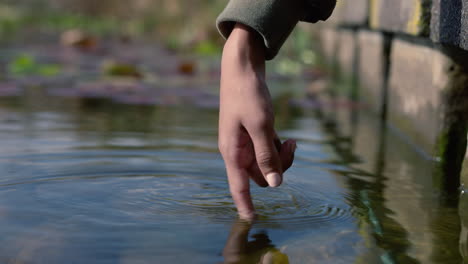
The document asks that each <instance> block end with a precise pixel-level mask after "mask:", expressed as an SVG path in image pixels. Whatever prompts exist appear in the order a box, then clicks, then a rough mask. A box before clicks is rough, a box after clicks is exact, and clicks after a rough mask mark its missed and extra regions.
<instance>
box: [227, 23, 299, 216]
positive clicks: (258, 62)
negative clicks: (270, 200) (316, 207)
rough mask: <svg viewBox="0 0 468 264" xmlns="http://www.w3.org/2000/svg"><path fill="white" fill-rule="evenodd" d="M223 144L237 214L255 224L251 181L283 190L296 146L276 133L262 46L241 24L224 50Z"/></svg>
mask: <svg viewBox="0 0 468 264" xmlns="http://www.w3.org/2000/svg"><path fill="white" fill-rule="evenodd" d="M218 144H219V149H220V151H221V154H222V156H223V159H224V161H225V163H226V170H227V174H228V181H229V189H230V191H231V195H232V198H233V200H234V203H235V204H236V207H237V210H238V213H239V215H240V216H241V218H247V219H251V218H253V217H254V215H255V211H254V207H253V204H252V199H251V196H250V185H249V178H251V179H252V180H254V181H255V182H256V183H257V184H258V185H259V186H261V187H267V186H270V187H277V186H279V185H280V184H281V183H282V180H283V176H282V174H283V172H284V171H286V170H287V169H288V168H289V167H290V166H291V165H292V162H293V159H294V151H295V149H296V142H295V141H294V140H287V141H285V142H284V143H283V144H281V141H280V140H279V138H278V136H277V134H276V132H275V130H274V114H273V106H272V103H271V97H270V94H269V91H268V87H267V86H266V83H265V55H264V46H263V42H262V39H261V38H260V37H259V36H258V35H257V33H255V32H254V31H253V30H251V29H249V28H248V27H246V26H243V25H242V24H236V26H235V27H234V29H233V31H232V33H231V35H230V36H229V39H228V40H227V41H226V44H225V46H224V50H223V58H222V65H221V92H220V111H219V142H218Z"/></svg>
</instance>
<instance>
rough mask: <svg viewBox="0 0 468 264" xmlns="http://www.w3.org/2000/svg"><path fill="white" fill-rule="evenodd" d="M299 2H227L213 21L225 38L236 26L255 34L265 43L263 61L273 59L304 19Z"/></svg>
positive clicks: (280, 0) (240, 0)
mask: <svg viewBox="0 0 468 264" xmlns="http://www.w3.org/2000/svg"><path fill="white" fill-rule="evenodd" d="M304 7H305V4H304V2H303V1H302V0H230V1H229V3H228V5H227V6H226V8H225V9H224V11H223V12H222V13H221V14H220V15H219V17H218V19H217V20H216V25H217V27H218V30H219V32H220V33H221V35H223V37H224V38H226V39H227V38H228V37H229V34H231V31H232V29H233V28H234V25H235V24H236V23H242V24H244V25H246V26H249V27H251V28H252V29H254V30H255V31H257V32H258V33H259V34H260V35H261V36H262V37H263V40H264V43H265V50H266V52H265V53H266V59H267V60H271V59H273V58H274V57H275V56H276V55H277V54H278V51H279V50H280V48H281V46H282V45H283V44H284V42H285V41H286V39H287V38H288V36H289V34H290V33H291V32H292V30H293V29H294V27H295V26H296V24H297V23H298V22H299V20H301V19H303V18H304V16H305V10H304Z"/></svg>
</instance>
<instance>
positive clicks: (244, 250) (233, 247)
mask: <svg viewBox="0 0 468 264" xmlns="http://www.w3.org/2000/svg"><path fill="white" fill-rule="evenodd" d="M252 224H253V223H251V222H247V221H242V220H237V221H236V222H234V224H233V225H232V228H231V231H230V233H229V237H228V239H227V241H226V245H225V247H224V250H223V257H224V262H223V263H225V264H249V263H255V264H256V263H261V264H273V263H275V264H288V263H289V259H288V256H287V255H285V254H284V253H282V252H281V251H279V250H278V249H277V248H275V245H273V244H272V242H271V240H270V239H269V238H268V235H267V233H266V232H258V233H255V234H253V235H252V236H251V237H252V239H251V240H250V241H249V232H250V230H251V228H252Z"/></svg>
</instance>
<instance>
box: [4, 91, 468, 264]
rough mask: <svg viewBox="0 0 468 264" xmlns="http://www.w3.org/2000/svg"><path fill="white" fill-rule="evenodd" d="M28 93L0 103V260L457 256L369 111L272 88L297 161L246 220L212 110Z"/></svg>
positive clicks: (396, 144) (454, 234)
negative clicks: (322, 104) (323, 107)
mask: <svg viewBox="0 0 468 264" xmlns="http://www.w3.org/2000/svg"><path fill="white" fill-rule="evenodd" d="M32 89H33V90H32V91H27V92H25V95H19V96H13V97H3V98H0V146H1V148H0V243H1V245H2V246H1V247H0V263H47V264H54V263H121V264H127V263H132V264H134V263H137V264H138V263H324V264H326V263H385V264H390V263H462V258H461V254H460V249H459V237H460V232H461V230H460V229H461V228H460V218H459V214H458V210H457V207H456V206H454V205H453V204H452V203H446V202H444V199H443V197H442V195H441V194H440V192H439V191H438V185H437V179H435V178H434V176H433V173H432V171H433V169H432V168H433V161H430V160H428V159H427V158H425V157H424V156H423V155H421V153H419V152H418V151H417V150H415V149H414V147H412V146H411V144H409V143H408V142H407V141H405V139H404V138H401V136H398V135H397V134H396V133H394V132H392V131H391V130H389V129H387V128H386V127H385V126H382V125H381V124H380V122H379V120H378V119H377V118H375V117H373V116H372V115H370V114H368V113H366V111H365V108H349V107H342V108H340V107H338V108H337V109H335V112H334V113H333V114H332V115H327V116H328V117H324V116H323V115H321V114H320V112H321V111H320V109H318V108H317V105H315V104H313V103H312V104H311V103H304V102H302V101H299V103H298V102H297V98H296V99H295V100H296V103H293V102H294V101H291V100H290V98H289V95H288V94H282V93H281V92H280V91H278V92H275V98H276V99H275V106H276V113H277V120H276V122H277V128H278V133H279V135H280V136H281V137H282V138H295V139H297V140H298V149H297V152H296V160H295V163H294V165H293V167H292V168H291V169H290V170H289V171H288V172H287V173H286V175H285V181H284V184H283V185H282V187H280V188H278V189H262V188H258V187H253V197H254V203H255V205H256V208H257V210H258V214H259V219H258V220H257V221H256V222H254V223H245V222H241V221H238V220H236V211H235V208H234V206H233V204H232V200H231V198H230V195H229V191H228V185H227V180H226V175H225V170H224V164H223V161H222V159H221V156H220V155H219V154H218V151H217V145H216V142H217V109H216V107H196V106H194V105H182V104H175V105H170V106H164V105H159V106H153V105H146V106H142V105H128V104H121V103H115V102H111V101H109V100H100V99H89V98H88V99H83V98H78V97H56V96H53V95H50V94H48V93H47V92H44V91H41V90H40V89H39V88H37V87H35V88H32ZM34 89H35V90H34ZM299 100H301V99H299ZM322 114H323V113H322ZM462 251H463V250H462Z"/></svg>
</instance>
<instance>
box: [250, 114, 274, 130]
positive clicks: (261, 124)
mask: <svg viewBox="0 0 468 264" xmlns="http://www.w3.org/2000/svg"><path fill="white" fill-rule="evenodd" d="M253 126H254V127H255V128H256V129H259V130H269V129H272V128H273V120H272V119H271V118H269V117H268V116H266V115H260V116H258V117H257V118H255V119H254V124H253Z"/></svg>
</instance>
